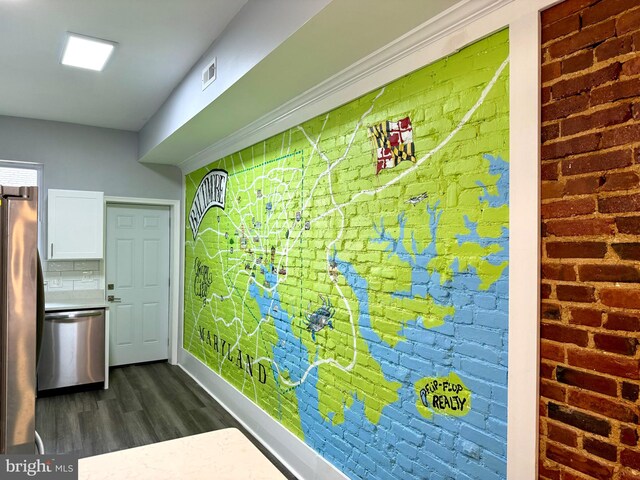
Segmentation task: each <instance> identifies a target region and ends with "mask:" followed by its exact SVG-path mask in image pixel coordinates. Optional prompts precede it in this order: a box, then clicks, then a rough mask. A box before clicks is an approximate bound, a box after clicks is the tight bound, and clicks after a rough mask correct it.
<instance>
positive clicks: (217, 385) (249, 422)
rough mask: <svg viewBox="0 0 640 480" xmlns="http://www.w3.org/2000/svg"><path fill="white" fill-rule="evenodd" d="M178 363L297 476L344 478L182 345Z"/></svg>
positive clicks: (323, 479) (308, 479)
mask: <svg viewBox="0 0 640 480" xmlns="http://www.w3.org/2000/svg"><path fill="white" fill-rule="evenodd" d="M178 365H179V366H180V367H181V368H182V369H183V370H184V371H185V372H186V373H187V374H188V375H190V376H191V377H192V378H193V379H194V380H195V381H196V382H198V384H199V385H200V386H201V387H202V388H204V389H205V390H206V391H207V393H209V395H211V396H212V397H213V398H214V399H215V400H216V401H217V402H218V403H219V404H220V405H222V407H223V408H224V409H225V410H227V411H228V412H229V413H230V414H231V415H233V416H234V417H235V418H236V420H238V421H239V422H240V423H241V424H242V426H244V427H245V428H246V429H247V430H248V431H249V432H250V433H251V434H252V435H253V436H254V437H255V438H256V439H257V440H258V441H259V442H260V443H262V444H263V445H264V446H265V448H266V449H267V450H269V451H270V452H271V453H272V454H273V456H274V457H276V458H277V459H278V460H279V461H280V462H281V463H282V464H283V465H284V466H285V467H286V468H287V469H288V470H289V471H291V473H293V474H294V475H295V476H296V477H298V478H299V479H300V480H348V477H347V476H346V475H344V474H343V473H342V472H340V471H339V470H338V469H337V468H336V467H334V466H333V465H332V464H331V463H329V462H328V461H326V460H325V459H324V458H322V457H321V456H320V455H319V454H318V453H316V452H315V451H314V450H313V449H312V448H311V447H309V446H308V445H307V444H306V443H304V442H303V441H302V440H300V439H299V438H298V437H296V436H295V435H294V434H293V433H291V432H290V431H289V430H287V429H286V428H284V427H283V426H282V425H281V424H280V423H278V422H277V421H276V420H274V419H273V418H272V417H271V416H270V415H269V414H268V413H266V412H265V411H264V410H262V409H261V408H260V407H258V406H257V405H256V404H255V403H253V402H252V401H251V400H249V399H248V398H247V397H245V396H244V395H243V394H242V393H240V392H239V391H238V390H236V388H235V387H233V386H232V385H231V384H230V383H228V382H227V381H226V380H224V379H223V378H222V377H221V376H220V375H218V374H217V373H215V372H213V371H212V370H211V369H209V367H207V366H206V365H205V364H204V363H202V362H201V361H200V360H198V359H197V358H196V357H194V356H193V355H191V354H190V353H189V352H187V351H186V350H184V349H183V348H180V349H179V351H178Z"/></svg>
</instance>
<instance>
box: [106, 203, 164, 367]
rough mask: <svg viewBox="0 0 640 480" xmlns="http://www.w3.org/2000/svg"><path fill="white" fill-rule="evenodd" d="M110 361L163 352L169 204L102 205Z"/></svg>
mask: <svg viewBox="0 0 640 480" xmlns="http://www.w3.org/2000/svg"><path fill="white" fill-rule="evenodd" d="M106 260H107V261H106V263H107V272H106V278H107V295H108V298H111V296H113V299H112V300H111V301H110V309H109V319H110V321H109V323H110V328H109V331H110V340H109V345H110V346H109V358H110V362H109V363H110V365H112V366H113V365H127V364H130V363H140V362H150V361H154V360H163V359H166V358H168V356H169V300H168V298H169V209H168V208H163V207H153V206H136V205H127V206H120V205H108V206H107V259H106Z"/></svg>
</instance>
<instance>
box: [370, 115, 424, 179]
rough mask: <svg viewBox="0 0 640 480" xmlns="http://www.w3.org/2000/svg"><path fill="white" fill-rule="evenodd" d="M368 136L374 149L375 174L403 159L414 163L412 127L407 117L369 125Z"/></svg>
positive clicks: (414, 152)
mask: <svg viewBox="0 0 640 480" xmlns="http://www.w3.org/2000/svg"><path fill="white" fill-rule="evenodd" d="M369 136H370V137H371V139H372V140H373V144H374V148H375V150H376V161H377V163H376V175H377V174H378V173H380V170H383V169H385V168H393V167H395V166H396V165H398V164H399V163H400V162H401V161H403V160H410V161H412V162H414V163H415V161H416V151H415V146H414V145H413V128H412V127H411V120H410V119H409V117H405V118H402V119H400V120H398V121H397V122H391V121H389V120H387V121H386V122H382V123H379V124H378V125H373V126H371V127H369Z"/></svg>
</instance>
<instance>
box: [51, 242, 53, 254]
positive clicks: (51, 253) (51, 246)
mask: <svg viewBox="0 0 640 480" xmlns="http://www.w3.org/2000/svg"><path fill="white" fill-rule="evenodd" d="M51 258H53V242H52V243H51Z"/></svg>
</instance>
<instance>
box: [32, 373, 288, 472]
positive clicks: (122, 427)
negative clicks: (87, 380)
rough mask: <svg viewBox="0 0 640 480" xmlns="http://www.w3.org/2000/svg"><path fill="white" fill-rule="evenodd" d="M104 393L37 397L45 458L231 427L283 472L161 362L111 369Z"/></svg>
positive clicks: (87, 453) (189, 383) (227, 417)
mask: <svg viewBox="0 0 640 480" xmlns="http://www.w3.org/2000/svg"><path fill="white" fill-rule="evenodd" d="M109 383H110V386H109V389H108V390H101V389H90V390H87V389H85V390H83V391H74V392H71V393H69V392H65V393H63V394H60V395H47V396H40V397H39V398H38V400H37V402H36V429H37V430H38V433H39V434H40V436H41V437H42V440H43V442H44V446H45V452H46V453H74V454H77V455H79V456H80V457H88V456H91V455H99V454H101V453H107V452H113V451H115V450H122V449H125V448H131V447H138V446H141V445H148V444H150V443H155V442H161V441H164V440H171V439H174V438H179V437H185V436H188V435H195V434H198V433H203V432H208V431H211V430H219V429H221V428H229V427H235V428H238V429H239V430H241V431H242V432H243V433H244V434H245V435H246V436H247V437H248V438H249V439H251V441H252V442H253V443H254V444H255V445H256V446H257V447H258V448H259V449H260V450H261V451H262V453H264V454H265V455H266V456H267V458H269V460H270V461H271V462H272V463H273V464H274V465H275V466H276V467H278V469H279V470H280V471H282V472H283V473H284V474H285V476H286V477H287V478H288V479H290V480H296V477H295V476H293V475H292V474H291V473H290V472H288V471H287V470H286V469H285V468H284V467H283V466H282V464H280V463H279V462H278V460H276V459H275V458H274V457H273V456H272V455H271V454H270V453H269V452H268V451H267V450H266V449H265V448H264V447H263V446H262V445H261V444H260V443H258V442H257V441H256V440H255V439H254V438H253V437H252V436H251V435H250V434H249V433H248V432H247V431H246V430H245V429H244V428H243V427H242V425H240V424H239V423H238V422H237V421H236V419H235V418H233V417H232V416H231V415H230V414H229V413H228V412H227V411H226V410H225V409H224V408H222V407H221V406H220V404H218V403H217V402H216V401H215V400H214V399H213V398H211V397H210V396H209V395H208V394H207V392H205V391H204V390H203V389H202V388H201V387H200V386H199V385H198V384H197V383H196V382H195V381H194V380H193V379H192V378H191V377H189V376H188V375H187V374H186V373H185V372H184V371H183V370H182V369H181V368H179V367H177V366H173V365H169V364H168V363H166V362H163V363H152V364H145V365H131V366H127V367H119V368H113V369H111V372H110V380H109Z"/></svg>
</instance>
